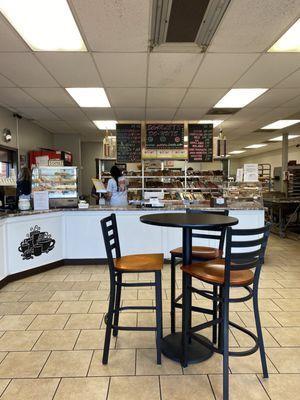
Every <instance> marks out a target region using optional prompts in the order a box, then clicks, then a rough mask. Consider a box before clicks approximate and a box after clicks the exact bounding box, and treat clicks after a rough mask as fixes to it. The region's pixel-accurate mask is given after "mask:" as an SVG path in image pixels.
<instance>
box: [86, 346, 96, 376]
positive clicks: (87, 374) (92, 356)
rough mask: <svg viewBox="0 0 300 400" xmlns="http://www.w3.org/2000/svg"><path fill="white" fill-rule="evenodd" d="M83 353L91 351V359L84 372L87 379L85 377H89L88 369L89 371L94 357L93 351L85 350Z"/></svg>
mask: <svg viewBox="0 0 300 400" xmlns="http://www.w3.org/2000/svg"><path fill="white" fill-rule="evenodd" d="M85 351H91V352H92V354H91V359H90V362H89V365H88V368H87V370H86V378H87V377H88V376H89V373H90V369H91V365H92V361H93V359H94V356H95V350H85Z"/></svg>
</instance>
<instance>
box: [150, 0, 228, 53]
mask: <svg viewBox="0 0 300 400" xmlns="http://www.w3.org/2000/svg"><path fill="white" fill-rule="evenodd" d="M229 3H230V0H201V1H200V0H153V11H152V34H151V48H152V49H154V48H155V47H157V46H159V45H162V44H164V45H166V44H172V45H174V44H179V43H180V44H182V43H194V44H195V45H196V46H198V47H199V48H200V50H201V51H202V52H205V51H206V49H207V47H208V45H209V43H210V42H211V40H212V37H213V35H214V34H215V32H216V30H217V28H218V26H219V23H220V21H221V19H222V17H223V15H224V13H225V11H226V9H227V7H228V5H229Z"/></svg>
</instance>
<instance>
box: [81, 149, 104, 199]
mask: <svg viewBox="0 0 300 400" xmlns="http://www.w3.org/2000/svg"><path fill="white" fill-rule="evenodd" d="M101 157H102V142H82V143H81V165H82V171H81V182H82V185H81V192H82V193H83V194H85V195H89V194H90V193H91V190H92V181H91V179H92V178H94V177H95V176H96V162H95V159H96V158H101Z"/></svg>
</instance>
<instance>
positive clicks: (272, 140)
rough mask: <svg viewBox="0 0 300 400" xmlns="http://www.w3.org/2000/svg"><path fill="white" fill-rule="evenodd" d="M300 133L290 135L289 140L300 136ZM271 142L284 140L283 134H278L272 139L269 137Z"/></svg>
mask: <svg viewBox="0 0 300 400" xmlns="http://www.w3.org/2000/svg"><path fill="white" fill-rule="evenodd" d="M299 136H300V135H289V138H288V139H289V140H291V139H296V138H297V137H299ZM269 142H282V136H277V137H274V138H272V139H269Z"/></svg>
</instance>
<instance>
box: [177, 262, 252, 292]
mask: <svg viewBox="0 0 300 400" xmlns="http://www.w3.org/2000/svg"><path fill="white" fill-rule="evenodd" d="M181 269H182V271H184V272H186V273H187V274H189V275H191V276H193V277H194V278H198V279H201V280H203V281H204V282H208V283H212V284H218V285H223V284H224V272H225V260H223V259H215V260H213V261H204V262H195V263H192V264H190V265H184V266H182V267H181ZM253 279H254V274H253V272H252V271H251V270H250V269H245V270H239V271H230V286H246V285H251V284H252V283H253Z"/></svg>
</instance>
